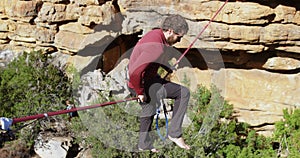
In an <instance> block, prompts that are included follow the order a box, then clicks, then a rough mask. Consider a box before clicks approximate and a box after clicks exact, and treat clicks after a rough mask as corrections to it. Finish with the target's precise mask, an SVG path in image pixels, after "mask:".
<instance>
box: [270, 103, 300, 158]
mask: <svg viewBox="0 0 300 158" xmlns="http://www.w3.org/2000/svg"><path fill="white" fill-rule="evenodd" d="M283 114H284V115H283V118H284V120H282V121H278V122H276V124H275V127H276V130H275V132H274V138H275V141H277V142H279V143H280V148H279V149H280V151H279V152H280V153H281V154H283V155H288V156H289V157H300V156H299V155H300V141H299V140H300V129H299V128H300V119H299V118H300V109H295V110H291V111H288V110H287V109H285V110H284V111H283Z"/></svg>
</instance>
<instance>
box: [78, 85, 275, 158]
mask: <svg viewBox="0 0 300 158" xmlns="http://www.w3.org/2000/svg"><path fill="white" fill-rule="evenodd" d="M100 98H105V97H103V96H102V97H100ZM105 101H108V100H100V102H105ZM125 106H126V105H124V104H117V105H112V106H108V107H104V108H99V109H97V110H95V111H94V110H93V112H92V113H88V112H83V113H82V114H83V115H81V118H82V116H85V115H88V117H87V118H88V119H87V120H88V122H84V121H82V123H83V124H85V126H86V127H85V128H84V129H86V132H87V134H85V136H86V138H85V139H84V140H85V141H84V142H85V144H86V146H89V147H91V148H92V151H93V155H94V157H99V155H101V157H162V158H167V157H229V158H230V157H232V158H235V157H240V158H248V157H275V156H276V151H275V150H273V149H272V142H271V139H268V138H265V137H263V136H260V135H257V134H256V132H255V131H254V130H251V129H250V128H249V125H248V124H246V123H240V122H237V121H236V119H234V118H233V117H232V114H233V106H232V105H231V104H228V103H227V102H226V101H224V99H223V98H222V97H221V95H220V93H219V91H218V90H217V88H216V87H214V86H212V87H211V90H208V89H207V88H205V87H203V86H200V87H199V88H198V89H197V91H196V92H195V93H193V94H192V98H191V105H189V110H188V115H189V117H190V118H191V119H193V120H192V124H191V125H189V126H188V127H187V128H184V134H183V137H184V139H185V140H186V143H187V144H191V145H192V149H191V150H189V151H186V150H183V149H180V148H179V147H177V146H176V145H174V144H172V143H171V142H170V141H169V140H166V142H163V141H162V140H160V138H159V137H158V136H157V135H156V136H154V139H155V143H154V144H155V146H157V147H158V148H160V150H161V152H160V153H150V152H136V150H134V148H136V144H137V142H138V135H134V134H132V135H131V134H128V133H126V132H125V131H124V130H126V131H136V132H138V130H139V121H138V116H137V115H132V114H130V113H128V111H131V110H134V109H135V110H136V113H138V112H137V111H138V110H137V109H138V107H139V106H138V105H137V104H136V103H134V102H131V104H129V107H130V108H129V109H126V110H125V109H124V108H123V107H125ZM127 106H128V104H127ZM212 115H215V116H212ZM107 119H108V120H109V121H107ZM83 120H84V119H83ZM92 122H93V123H92ZM205 122H206V123H207V125H204V123H205ZM77 123H78V122H77ZM91 123H92V125H90V126H88V125H87V124H91ZM116 124H117V125H119V126H118V127H116V126H114V125H116ZM76 126H78V125H76ZM80 126H82V124H81V125H80ZM87 126H88V127H87ZM90 127H93V128H92V129H94V130H91V128H90ZM75 128H76V127H73V129H75ZM201 128H207V129H206V130H205V131H206V133H201V132H200V131H201ZM161 130H162V129H161ZM75 131H76V130H75ZM80 133H81V132H79V131H77V134H76V135H78V137H77V138H79V140H80V141H79V142H82V138H83V136H82V133H81V135H80ZM116 141H117V143H116ZM107 142H115V144H121V146H128V147H130V148H128V150H123V149H121V147H118V146H114V145H115V144H114V145H112V144H109V143H107Z"/></svg>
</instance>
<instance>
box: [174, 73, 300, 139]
mask: <svg viewBox="0 0 300 158" xmlns="http://www.w3.org/2000/svg"><path fill="white" fill-rule="evenodd" d="M185 76H189V79H190V83H191V85H190V89H192V90H193V89H195V88H196V87H197V85H198V84H202V85H205V86H207V87H209V86H210V85H211V84H214V85H217V87H218V88H219V89H220V90H221V91H222V92H221V93H222V96H224V98H225V99H226V100H228V101H229V103H231V104H233V105H234V108H235V110H236V114H235V116H236V117H237V118H238V120H239V121H241V122H247V123H249V124H250V125H251V126H252V127H253V128H256V129H257V130H258V131H259V132H260V133H262V134H265V135H269V136H270V135H271V134H272V130H273V129H274V126H273V125H274V123H275V122H276V121H279V120H281V119H282V116H283V112H282V111H283V109H289V110H291V109H294V108H298V107H300V104H299V103H300V98H299V97H298V95H299V93H300V89H299V86H300V74H299V73H298V74H286V75H283V74H277V73H270V72H266V71H262V70H238V69H221V70H219V71H213V70H204V71H202V70H199V69H190V68H183V69H179V70H178V71H177V72H176V74H175V75H174V76H173V80H177V81H183V80H184V77H185Z"/></svg>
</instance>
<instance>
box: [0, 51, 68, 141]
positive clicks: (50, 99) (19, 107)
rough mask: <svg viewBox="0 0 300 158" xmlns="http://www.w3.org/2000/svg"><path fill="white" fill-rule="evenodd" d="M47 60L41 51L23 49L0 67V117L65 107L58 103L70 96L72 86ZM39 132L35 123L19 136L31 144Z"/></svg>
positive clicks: (26, 114) (25, 114) (13, 116)
mask: <svg viewBox="0 0 300 158" xmlns="http://www.w3.org/2000/svg"><path fill="white" fill-rule="evenodd" d="M50 62H51V58H50V57H49V56H48V55H47V54H42V52H41V51H33V52H30V53H27V52H24V53H23V54H22V55H20V56H19V57H18V58H16V59H15V60H13V61H12V62H11V63H9V64H8V66H7V67H6V68H3V69H1V70H0V103H1V108H0V116H3V117H8V118H16V117H23V116H28V115H34V114H38V113H44V112H48V111H54V110H58V109H63V108H65V107H64V106H62V104H61V103H62V101H63V100H65V99H70V97H71V91H72V87H71V84H70V82H69V81H68V78H67V77H66V76H65V74H64V73H63V71H62V70H59V69H58V68H56V67H55V66H54V65H52V64H50ZM18 125H19V127H21V126H22V125H23V124H22V123H20V124H18ZM38 131H39V125H36V126H34V127H33V128H31V129H28V130H27V131H26V132H25V131H24V132H23V133H22V135H21V137H22V138H24V139H25V140H26V142H30V143H29V145H32V144H33V140H34V139H35V136H36V135H37V132H38Z"/></svg>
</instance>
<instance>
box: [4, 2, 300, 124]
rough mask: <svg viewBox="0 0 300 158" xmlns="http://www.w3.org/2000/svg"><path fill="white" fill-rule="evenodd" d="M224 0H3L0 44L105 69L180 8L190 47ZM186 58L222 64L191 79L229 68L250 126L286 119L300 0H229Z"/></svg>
mask: <svg viewBox="0 0 300 158" xmlns="http://www.w3.org/2000/svg"><path fill="white" fill-rule="evenodd" d="M223 3H224V1H208V0H192V1H191V0H181V1H177V0H176V1H175V0H154V1H153V0H111V1H109V0H26V1H25V0H1V1H0V50H12V51H16V52H20V51H24V50H26V51H30V50H32V49H43V50H45V52H47V53H52V52H57V53H64V54H69V55H72V56H71V57H70V58H68V59H67V60H68V62H69V63H72V64H74V65H75V67H77V68H78V69H79V70H82V71H83V72H84V73H86V72H88V71H90V70H93V69H94V70H95V69H98V68H102V69H103V70H105V71H106V72H108V71H110V70H111V69H112V68H113V67H114V64H115V63H116V61H117V60H118V59H119V58H120V56H122V55H123V54H124V53H125V52H126V51H127V50H129V49H130V48H131V47H132V46H133V45H134V44H135V42H136V41H137V40H138V37H140V36H141V34H145V33H146V32H147V31H148V30H150V29H152V28H154V27H158V26H159V25H160V22H161V21H162V19H163V18H164V17H166V16H167V15H169V14H175V13H176V14H181V15H182V16H184V17H185V18H186V20H187V22H188V24H189V27H190V29H189V32H188V33H187V35H186V36H184V38H183V40H182V41H181V43H179V44H177V45H176V47H177V48H180V50H181V51H183V50H185V48H187V47H188V46H189V44H190V43H191V42H192V41H193V40H194V38H195V36H196V35H197V34H198V33H199V32H200V30H201V29H202V28H203V27H204V26H205V25H206V24H207V23H208V21H209V20H210V18H211V17H212V16H213V15H214V13H215V12H216V10H217V9H218V8H219V7H220V6H221V5H222V4H223ZM130 35H133V36H130ZM138 35H139V36H138ZM132 37H135V38H132ZM203 50H204V53H203ZM209 51H211V52H209ZM199 52H201V53H199ZM205 52H206V53H205ZM207 52H208V53H207ZM216 54H217V55H221V58H217V56H216ZM187 57H188V59H189V60H190V62H191V64H192V65H193V66H194V67H200V68H201V67H203V65H206V69H218V70H219V71H216V72H214V71H213V70H206V71H200V70H197V69H195V70H193V72H192V73H193V74H195V75H196V76H197V77H196V78H197V80H193V81H196V83H193V84H200V83H203V80H204V79H205V78H208V77H209V76H210V77H211V76H212V75H213V74H214V73H224V74H225V76H226V77H224V78H220V80H222V81H223V82H224V83H225V85H224V86H223V88H225V89H222V90H223V91H226V93H225V92H224V96H225V98H226V99H227V100H229V101H231V102H232V103H233V104H234V105H235V108H236V109H237V110H238V111H239V118H240V120H241V121H247V122H250V123H251V125H253V126H261V125H265V124H267V125H268V124H272V123H274V121H276V120H279V119H281V118H282V116H281V110H282V109H283V108H289V107H293V106H298V105H299V97H298V96H299V90H298V87H299V86H300V83H299V70H300V64H299V63H300V4H299V3H298V1H296V0H290V1H281V0H270V1H265V0H255V1H251V2H247V1H242V2H241V1H237V2H234V1H230V2H229V3H228V4H227V5H226V6H225V8H224V9H223V10H222V11H221V12H220V14H219V15H218V16H217V17H216V19H215V21H213V22H212V23H211V25H210V26H209V27H208V28H207V30H205V31H204V33H203V35H202V36H201V37H200V38H199V40H198V41H197V42H196V43H195V44H194V45H193V49H192V50H191V52H190V53H188V54H187ZM0 60H3V59H2V58H1V59H0ZM204 67H205V66H204ZM224 67H226V68H228V67H229V68H240V69H253V68H255V70H239V69H221V68H224ZM257 69H261V70H257ZM186 71H187V70H186ZM179 72H180V73H181V74H183V72H182V71H178V73H179ZM195 72H196V73H195ZM274 72H276V73H274ZM190 76H193V75H190ZM206 83H209V82H206ZM221 88H222V86H221Z"/></svg>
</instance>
